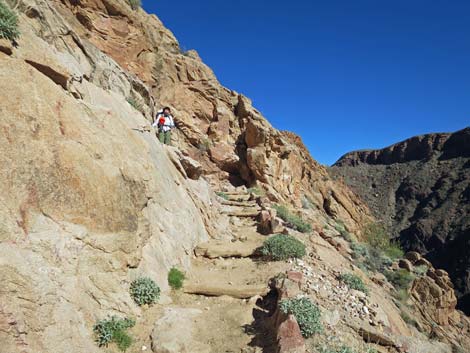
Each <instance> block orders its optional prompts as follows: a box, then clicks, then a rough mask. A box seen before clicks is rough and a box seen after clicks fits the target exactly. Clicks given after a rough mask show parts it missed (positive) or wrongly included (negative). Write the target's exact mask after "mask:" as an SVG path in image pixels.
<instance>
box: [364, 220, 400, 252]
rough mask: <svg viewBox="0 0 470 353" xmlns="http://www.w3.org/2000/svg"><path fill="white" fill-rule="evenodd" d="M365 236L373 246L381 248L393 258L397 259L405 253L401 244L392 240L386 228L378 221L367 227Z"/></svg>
mask: <svg viewBox="0 0 470 353" xmlns="http://www.w3.org/2000/svg"><path fill="white" fill-rule="evenodd" d="M364 238H365V240H366V242H367V244H369V245H370V246H371V248H374V249H379V250H381V251H382V252H384V253H385V254H386V255H387V256H388V257H390V258H392V259H397V258H400V257H403V255H404V253H403V250H402V249H401V247H400V244H399V243H398V242H395V241H392V240H390V237H389V235H388V233H387V231H386V230H385V228H384V227H383V226H382V225H380V224H378V223H371V224H369V225H368V226H367V227H366V229H365V230H364Z"/></svg>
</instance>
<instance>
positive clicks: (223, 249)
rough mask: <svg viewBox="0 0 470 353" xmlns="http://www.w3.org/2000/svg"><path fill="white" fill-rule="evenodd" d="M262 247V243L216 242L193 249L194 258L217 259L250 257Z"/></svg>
mask: <svg viewBox="0 0 470 353" xmlns="http://www.w3.org/2000/svg"><path fill="white" fill-rule="evenodd" d="M262 245H263V241H262V240H260V241H245V242H240V241H237V242H233V243H231V242H230V243H229V242H222V241H220V242H216V241H211V242H207V243H204V244H200V245H198V246H197V247H196V248H195V249H194V253H195V254H196V256H202V257H208V258H210V259H215V258H219V257H250V256H253V255H255V254H256V250H257V249H258V248H259V247H261V246H262Z"/></svg>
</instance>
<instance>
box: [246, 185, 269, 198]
mask: <svg viewBox="0 0 470 353" xmlns="http://www.w3.org/2000/svg"><path fill="white" fill-rule="evenodd" d="M247 191H248V192H249V193H250V194H255V195H256V196H264V195H266V192H265V191H264V190H263V189H261V188H259V187H257V186H255V187H252V188H248V189H247Z"/></svg>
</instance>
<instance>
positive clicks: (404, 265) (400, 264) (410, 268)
mask: <svg viewBox="0 0 470 353" xmlns="http://www.w3.org/2000/svg"><path fill="white" fill-rule="evenodd" d="M398 267H400V268H403V269H405V270H407V271H408V272H413V265H412V264H411V262H410V261H409V260H406V259H400V260H399V261H398Z"/></svg>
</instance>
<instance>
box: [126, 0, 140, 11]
mask: <svg viewBox="0 0 470 353" xmlns="http://www.w3.org/2000/svg"><path fill="white" fill-rule="evenodd" d="M127 1H128V2H129V5H131V9H132V10H137V9H138V8H140V7H141V6H142V2H141V0H127Z"/></svg>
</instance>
